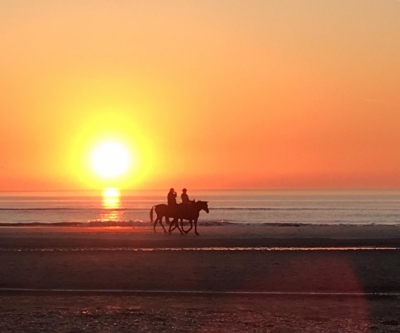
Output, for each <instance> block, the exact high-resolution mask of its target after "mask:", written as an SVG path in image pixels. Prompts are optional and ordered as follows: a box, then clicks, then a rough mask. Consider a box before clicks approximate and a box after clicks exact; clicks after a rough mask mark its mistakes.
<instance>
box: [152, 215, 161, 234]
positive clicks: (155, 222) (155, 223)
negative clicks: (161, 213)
mask: <svg viewBox="0 0 400 333" xmlns="http://www.w3.org/2000/svg"><path fill="white" fill-rule="evenodd" d="M157 222H158V216H157V218H156V220H155V221H154V227H153V229H154V232H157V231H156V225H157ZM160 223H161V222H160ZM161 225H162V224H161Z"/></svg>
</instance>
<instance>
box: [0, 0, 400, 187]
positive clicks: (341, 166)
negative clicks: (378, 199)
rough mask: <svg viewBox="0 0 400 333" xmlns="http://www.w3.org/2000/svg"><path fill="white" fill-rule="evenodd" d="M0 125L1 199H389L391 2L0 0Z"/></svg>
mask: <svg viewBox="0 0 400 333" xmlns="http://www.w3.org/2000/svg"><path fill="white" fill-rule="evenodd" d="M0 114H1V117H0V133H1V137H0V190H69V189H71V190H76V189H92V188H101V187H105V186H118V187H120V188H129V189H132V188H143V189H146V188H148V189H162V188H169V187H171V186H172V187H176V188H181V187H183V186H185V187H188V188H197V189H209V188H399V187H400V149H399V148H400V1H397V0H325V1H322V0H251V1H248V0H246V1H245V0H241V1H239V0H202V1H194V0H193V1H192V0H191V1H189V0H186V1H183V0H182V1H177V0H169V1H162V0H158V1H156V0H155V1H149V0H140V1H139V0H132V1H127V0H116V1H100V0H80V1H58V0H53V1H51V0H47V1H45V0H18V1H14V0H3V1H1V2H0ZM107 140H108V141H110V142H117V143H118V144H120V145H121V147H123V148H124V149H125V150H126V151H127V152H128V154H129V159H130V160H129V161H130V162H129V163H130V164H129V167H128V169H127V171H126V172H125V173H123V174H122V175H120V176H119V177H115V178H111V179H109V178H104V177H102V176H101V175H98V174H96V173H95V170H94V168H93V165H91V163H92V162H91V158H92V157H91V156H92V155H93V151H94V150H95V149H96V148H97V147H98V146H99V145H100V144H101V143H102V142H105V141H107Z"/></svg>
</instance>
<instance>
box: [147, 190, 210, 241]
mask: <svg viewBox="0 0 400 333" xmlns="http://www.w3.org/2000/svg"><path fill="white" fill-rule="evenodd" d="M176 196H177V195H176V192H175V190H174V189H173V188H171V189H170V190H169V192H168V195H167V202H168V204H167V205H166V204H159V205H155V206H153V207H151V210H150V221H151V223H153V210H154V211H155V212H156V215H157V218H156V219H155V221H154V232H156V225H157V223H158V222H159V223H160V225H161V227H162V228H163V229H164V232H167V230H166V229H165V227H164V225H163V223H162V218H163V217H164V218H165V223H167V224H169V229H168V232H169V233H171V232H172V231H173V230H175V229H176V228H177V229H178V230H179V231H180V233H181V234H187V233H188V232H189V231H190V230H192V228H193V222H194V232H195V233H196V235H199V233H198V232H197V220H198V219H199V215H200V211H201V210H204V211H205V212H206V213H208V212H209V210H208V201H196V200H192V201H191V200H189V195H188V194H187V190H186V188H184V189H183V190H182V194H181V199H182V203H180V204H178V203H177V202H176ZM169 218H173V220H172V222H171V223H170V222H169ZM179 220H181V227H179V225H178V221H179ZM183 220H188V221H189V224H190V228H189V229H188V230H184V228H183Z"/></svg>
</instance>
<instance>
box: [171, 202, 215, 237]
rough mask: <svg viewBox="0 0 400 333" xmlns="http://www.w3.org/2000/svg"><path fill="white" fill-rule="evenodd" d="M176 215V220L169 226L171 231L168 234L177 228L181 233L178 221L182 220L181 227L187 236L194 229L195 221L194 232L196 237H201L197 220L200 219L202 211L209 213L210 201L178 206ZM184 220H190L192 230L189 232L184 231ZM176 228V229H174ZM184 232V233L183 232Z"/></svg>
mask: <svg viewBox="0 0 400 333" xmlns="http://www.w3.org/2000/svg"><path fill="white" fill-rule="evenodd" d="M176 207H177V208H176V210H175V214H174V216H173V217H174V220H173V221H172V222H171V224H170V225H169V230H168V232H171V231H172V230H174V229H175V228H178V229H179V231H181V229H180V228H179V226H178V219H181V226H182V230H183V231H184V232H185V234H187V233H188V232H189V231H190V230H192V228H193V221H194V232H195V233H196V235H199V233H198V232H197V220H198V219H199V215H200V211H202V210H204V211H205V212H206V213H208V212H209V210H208V201H193V202H192V203H190V204H185V205H184V204H180V205H177V206H176ZM182 220H188V221H189V223H190V228H189V230H186V231H185V230H184V229H183V221H182ZM173 226H174V228H172V227H173ZM181 232H182V231H181Z"/></svg>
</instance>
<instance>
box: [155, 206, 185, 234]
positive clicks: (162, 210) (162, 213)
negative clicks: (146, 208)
mask: <svg viewBox="0 0 400 333" xmlns="http://www.w3.org/2000/svg"><path fill="white" fill-rule="evenodd" d="M177 206H179V205H177ZM153 211H155V212H156V215H157V218H156V220H155V221H154V227H153V229H154V232H156V225H157V222H160V225H161V226H162V228H163V229H164V232H167V229H165V228H164V225H163V223H162V219H163V217H165V223H166V224H169V225H170V226H171V224H170V222H169V218H170V217H172V218H174V217H175V216H174V214H173V211H171V209H170V208H169V207H168V205H166V204H159V205H155V206H153V207H151V209H150V222H151V223H153ZM181 224H182V226H183V222H182V220H181ZM175 228H178V230H179V231H180V232H181V234H183V231H182V229H181V228H179V226H178V223H175V227H174V229H175ZM169 229H170V230H169V232H171V231H172V230H173V229H172V230H171V227H170V228H169Z"/></svg>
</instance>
